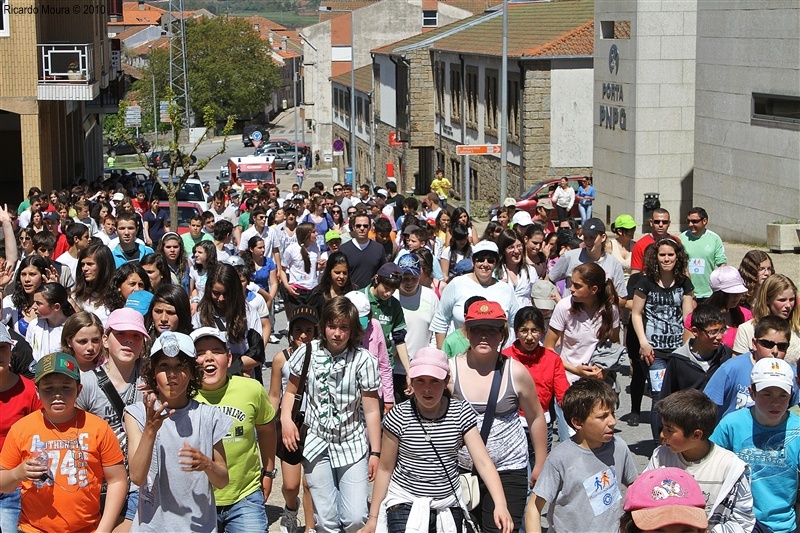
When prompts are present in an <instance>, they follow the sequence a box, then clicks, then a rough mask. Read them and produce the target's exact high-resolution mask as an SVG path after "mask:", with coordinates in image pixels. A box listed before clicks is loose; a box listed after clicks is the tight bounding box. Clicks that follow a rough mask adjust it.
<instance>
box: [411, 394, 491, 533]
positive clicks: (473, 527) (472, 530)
mask: <svg viewBox="0 0 800 533" xmlns="http://www.w3.org/2000/svg"><path fill="white" fill-rule="evenodd" d="M492 387H494V381H493V382H492ZM495 399H496V398H495ZM411 410H412V411H413V412H414V415H415V417H416V419H417V423H418V424H419V427H420V428H422V432H423V433H424V434H425V440H426V441H427V442H429V443H430V445H431V448H432V449H433V453H435V454H436V458H437V459H438V460H439V464H440V465H442V472H444V474H445V477H447V482H448V483H449V484H450V490H452V491H453V496H455V497H456V501H458V502H459V504H460V506H461V508H462V509H464V510H465V511H466V512H464V523H463V526H464V528H463V531H464V533H480V528H479V527H478V526H477V524H475V522H473V520H472V516H470V513H469V511H471V510H472V509H465V507H466V505H467V500H466V499H464V496H463V490H464V486H463V481H462V486H461V490H462V495H461V498H460V499H459V496H458V494H459V493H458V491H456V487H455V485H454V484H453V480H452V479H450V476H448V475H447V467H446V466H444V461H442V456H441V455H439V450H437V449H436V446H434V445H433V439H432V438H431V437H430V435H428V430H427V429H425V426H424V425H423V424H422V420H420V417H419V411H417V404H416V403H414V400H413V399H412V400H411ZM481 429H483V428H481ZM463 475H464V474H462V475H461V476H463ZM461 476H459V481H461ZM474 478H475V494H477V497H478V501H480V491H479V490H478V477H477V476H474Z"/></svg>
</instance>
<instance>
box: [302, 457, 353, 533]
mask: <svg viewBox="0 0 800 533" xmlns="http://www.w3.org/2000/svg"><path fill="white" fill-rule="evenodd" d="M303 469H304V470H305V472H306V481H308V488H309V490H310V491H311V498H312V499H313V500H314V511H315V514H316V519H317V531H325V532H328V533H339V532H341V531H346V532H347V533H355V532H356V531H358V530H359V529H361V528H362V527H364V524H365V523H366V521H367V513H368V512H369V507H368V504H367V497H368V496H369V484H368V483H367V477H368V473H369V472H368V471H369V462H368V460H367V456H366V455H365V456H364V457H362V458H361V459H360V460H358V461H356V462H355V463H354V464H351V465H346V466H341V467H338V468H334V467H333V466H331V460H330V457H329V456H328V452H324V453H323V454H322V455H320V456H318V457H317V458H316V459H314V460H313V461H311V462H309V461H306V460H303Z"/></svg>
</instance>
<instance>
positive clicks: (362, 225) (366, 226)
mask: <svg viewBox="0 0 800 533" xmlns="http://www.w3.org/2000/svg"><path fill="white" fill-rule="evenodd" d="M353 227H355V228H360V229H363V228H369V224H354V225H353Z"/></svg>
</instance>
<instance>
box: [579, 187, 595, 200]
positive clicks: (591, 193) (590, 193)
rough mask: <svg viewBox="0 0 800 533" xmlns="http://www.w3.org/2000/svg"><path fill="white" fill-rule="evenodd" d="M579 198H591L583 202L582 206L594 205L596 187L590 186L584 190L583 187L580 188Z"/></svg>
mask: <svg viewBox="0 0 800 533" xmlns="http://www.w3.org/2000/svg"><path fill="white" fill-rule="evenodd" d="M578 196H591V199H588V200H581V205H592V202H593V201H594V197H595V194H594V187H593V186H591V185H589V186H588V187H586V188H584V187H583V185H581V186H580V187H578Z"/></svg>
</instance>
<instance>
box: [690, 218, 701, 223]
mask: <svg viewBox="0 0 800 533" xmlns="http://www.w3.org/2000/svg"><path fill="white" fill-rule="evenodd" d="M702 221H703V219H702V218H687V219H686V222H688V223H689V224H699V223H701V222H702Z"/></svg>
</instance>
